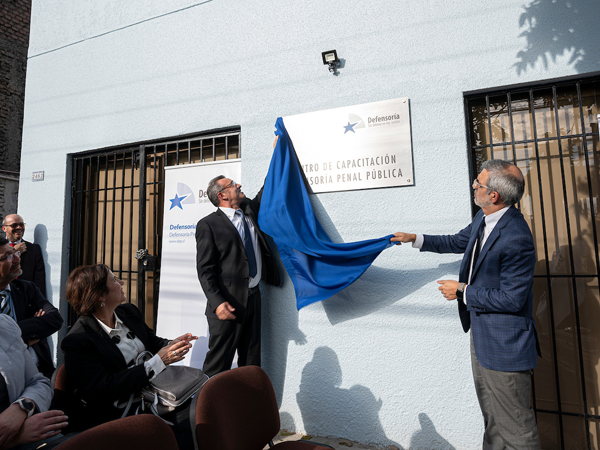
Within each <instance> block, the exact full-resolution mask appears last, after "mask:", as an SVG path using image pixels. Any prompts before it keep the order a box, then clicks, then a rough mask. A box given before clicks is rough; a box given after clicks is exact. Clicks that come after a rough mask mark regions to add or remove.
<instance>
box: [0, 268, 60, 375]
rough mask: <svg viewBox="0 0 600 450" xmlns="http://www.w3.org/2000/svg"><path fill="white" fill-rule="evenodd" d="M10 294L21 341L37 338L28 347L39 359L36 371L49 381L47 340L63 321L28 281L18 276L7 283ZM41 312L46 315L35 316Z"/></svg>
mask: <svg viewBox="0 0 600 450" xmlns="http://www.w3.org/2000/svg"><path fill="white" fill-rule="evenodd" d="M10 295H11V297H12V301H13V305H14V307H15V315H16V316H17V325H19V328H21V334H22V338H23V341H25V343H27V341H28V340H30V339H39V340H40V341H39V342H38V343H37V344H34V345H32V346H31V348H33V350H34V351H35V354H36V355H37V357H38V358H39V360H40V364H39V367H38V369H39V370H40V372H42V373H43V374H44V375H45V376H47V377H48V378H50V377H51V376H52V372H54V360H53V358H52V354H51V353H50V347H49V345H48V339H47V337H48V336H50V335H52V334H54V333H56V332H57V331H58V330H60V328H61V327H62V324H63V318H62V316H61V315H60V312H59V311H58V309H56V308H55V307H54V306H53V305H52V303H50V302H49V301H48V300H46V298H45V297H44V296H43V295H42V293H41V292H40V290H39V289H38V288H37V286H36V285H35V284H34V283H32V282H31V281H25V280H22V279H21V278H20V277H19V278H18V279H17V280H13V281H12V282H11V283H10ZM40 309H42V310H44V312H45V314H44V315H43V316H40V317H34V316H35V313H37V312H38V311H39V310H40Z"/></svg>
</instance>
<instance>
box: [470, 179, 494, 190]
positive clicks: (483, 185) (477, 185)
mask: <svg viewBox="0 0 600 450" xmlns="http://www.w3.org/2000/svg"><path fill="white" fill-rule="evenodd" d="M471 186H473V188H474V189H479V188H486V189H490V187H489V186H486V185H485V184H481V183H480V182H479V180H478V179H477V178H475V179H474V180H473V184H472V185H471Z"/></svg>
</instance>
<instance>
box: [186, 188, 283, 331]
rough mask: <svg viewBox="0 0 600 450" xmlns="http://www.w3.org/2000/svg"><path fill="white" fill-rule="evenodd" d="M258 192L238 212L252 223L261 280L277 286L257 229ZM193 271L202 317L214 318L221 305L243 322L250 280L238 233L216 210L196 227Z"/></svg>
mask: <svg viewBox="0 0 600 450" xmlns="http://www.w3.org/2000/svg"><path fill="white" fill-rule="evenodd" d="M261 198H262V189H261V190H260V192H259V193H258V194H257V195H256V197H255V198H254V199H252V200H249V199H244V201H243V202H242V204H241V205H240V209H242V211H244V214H245V215H246V216H247V217H248V218H249V219H250V220H251V221H252V224H253V225H254V229H255V230H256V232H257V237H258V242H259V245H260V251H261V255H262V266H261V270H262V272H261V280H262V281H265V282H266V283H268V284H272V285H275V286H278V285H279V282H280V281H279V267H278V266H277V262H276V260H275V256H274V255H273V252H272V251H271V249H270V248H269V245H268V244H267V241H266V239H265V236H264V234H263V233H262V232H261V231H260V228H259V226H258V213H259V210H260V200H261ZM196 250H197V253H196V264H197V266H196V269H197V272H198V279H199V280H200V285H201V286H202V289H203V290H204V293H205V295H206V298H207V303H206V315H207V316H209V317H213V318H216V317H217V315H216V314H215V310H216V309H217V307H218V306H219V305H220V304H221V303H223V302H229V303H230V304H231V305H232V306H233V307H234V308H235V315H236V320H237V321H243V319H244V315H245V313H246V304H247V302H248V283H249V281H250V276H249V268H248V258H247V257H246V249H245V248H244V243H243V242H242V238H241V237H240V234H239V232H238V231H237V229H236V228H235V226H234V225H233V224H232V223H231V220H229V218H228V217H227V215H226V214H225V213H224V212H223V211H221V210H220V209H217V210H216V211H215V212H214V213H212V214H209V215H208V216H206V217H204V218H203V219H201V220H200V221H199V222H198V224H197V225H196Z"/></svg>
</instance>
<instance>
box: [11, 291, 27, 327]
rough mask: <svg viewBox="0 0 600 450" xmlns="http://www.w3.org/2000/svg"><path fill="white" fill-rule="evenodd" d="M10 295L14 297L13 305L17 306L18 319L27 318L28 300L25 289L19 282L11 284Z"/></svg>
mask: <svg viewBox="0 0 600 450" xmlns="http://www.w3.org/2000/svg"><path fill="white" fill-rule="evenodd" d="M10 296H11V297H12V301H13V307H14V308H15V315H16V316H17V320H24V319H27V317H26V315H27V301H26V299H25V294H24V293H23V289H22V288H21V286H19V285H18V283H11V284H10Z"/></svg>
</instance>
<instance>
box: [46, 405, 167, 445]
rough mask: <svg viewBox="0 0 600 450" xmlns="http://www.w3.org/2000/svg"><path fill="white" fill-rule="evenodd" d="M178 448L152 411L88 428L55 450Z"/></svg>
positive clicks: (160, 420) (165, 425)
mask: <svg viewBox="0 0 600 450" xmlns="http://www.w3.org/2000/svg"><path fill="white" fill-rule="evenodd" d="M107 447H110V449H111V450H138V449H139V450H178V446H177V440H176V439H175V435H174V434H173V430H171V428H170V427H169V425H167V424H166V423H165V422H164V421H163V420H162V419H160V418H158V417H156V416H154V415H152V414H142V415H139V416H131V417H125V418H124V419H118V420H113V421H111V422H107V423H104V424H102V425H98V426H97V427H94V428H90V429H89V430H87V431H84V432H83V433H79V434H77V435H75V436H73V437H71V438H70V439H67V440H66V441H65V442H63V443H62V444H60V445H58V446H57V447H55V449H56V450H81V449H85V450H106V448H107Z"/></svg>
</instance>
